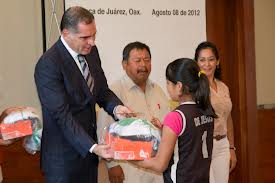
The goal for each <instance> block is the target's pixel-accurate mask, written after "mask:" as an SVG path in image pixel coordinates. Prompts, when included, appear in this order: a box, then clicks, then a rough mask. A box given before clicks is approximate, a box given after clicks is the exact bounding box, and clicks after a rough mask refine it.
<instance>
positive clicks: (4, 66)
mask: <svg viewBox="0 0 275 183" xmlns="http://www.w3.org/2000/svg"><path fill="white" fill-rule="evenodd" d="M40 2H41V1H38V0H28V1H22V0H9V1H1V6H0V22H1V29H0V112H1V111H3V109H5V108H6V107H8V106H15V105H27V106H33V107H36V108H39V106H40V104H39V102H38V99H37V94H36V89H35V85H34V79H33V73H34V67H35V63H36V62H37V59H38V58H39V56H40V55H41V54H42V26H41V25H42V24H41V22H42V20H41V6H40V5H41V4H40Z"/></svg>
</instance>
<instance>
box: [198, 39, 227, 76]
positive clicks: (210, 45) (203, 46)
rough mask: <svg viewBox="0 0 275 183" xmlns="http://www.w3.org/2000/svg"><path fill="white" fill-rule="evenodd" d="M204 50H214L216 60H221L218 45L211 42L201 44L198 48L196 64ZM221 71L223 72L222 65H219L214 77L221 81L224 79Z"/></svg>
mask: <svg viewBox="0 0 275 183" xmlns="http://www.w3.org/2000/svg"><path fill="white" fill-rule="evenodd" d="M204 49H210V50H212V52H213V53H214V55H215V57H216V59H217V60H219V59H220V56H219V52H218V49H217V47H216V45H215V44H214V43H211V42H209V41H204V42H202V43H200V44H199V45H198V47H197V48H196V51H195V58H194V59H195V61H196V62H198V58H199V55H200V52H201V50H204ZM221 71H222V70H221V64H219V66H217V67H216V70H215V73H214V77H215V78H217V79H219V80H221V79H222V72H221Z"/></svg>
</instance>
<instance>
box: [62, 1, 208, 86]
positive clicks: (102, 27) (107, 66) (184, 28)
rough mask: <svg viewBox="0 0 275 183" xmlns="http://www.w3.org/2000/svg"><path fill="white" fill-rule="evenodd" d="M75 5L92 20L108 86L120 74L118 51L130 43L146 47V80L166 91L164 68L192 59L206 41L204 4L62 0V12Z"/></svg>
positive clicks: (200, 2) (193, 2)
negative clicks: (149, 56)
mask: <svg viewBox="0 0 275 183" xmlns="http://www.w3.org/2000/svg"><path fill="white" fill-rule="evenodd" d="M75 5H78V6H83V7H85V8H87V9H89V10H90V11H91V12H92V13H93V14H94V16H95V20H96V25H97V37H96V45H97V47H98V49H99V53H100V57H101V60H102V67H103V69H104V71H105V74H106V77H107V79H108V83H109V84H111V83H112V82H113V81H114V80H117V79H119V78H120V77H121V76H122V75H123V74H124V71H123V69H122V66H121V61H122V50H123V48H124V47H125V46H126V45H127V44H128V43H130V42H134V41H140V42H143V43H145V44H147V45H148V46H149V47H150V49H151V54H152V72H151V76H150V78H151V79H152V80H153V81H155V82H157V83H159V84H160V85H161V87H162V88H163V89H164V90H166V89H165V87H166V84H165V83H166V82H165V69H166V66H167V64H168V63H170V62H171V61H173V60H175V59H177V58H180V57H189V58H194V52H195V48H196V46H197V45H198V44H199V43H200V42H201V41H204V40H206V18H205V0H173V1H168V0H139V1H130V0H108V1H105V0H65V7H66V9H67V8H68V7H71V6H75Z"/></svg>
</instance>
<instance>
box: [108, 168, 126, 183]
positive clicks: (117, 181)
mask: <svg viewBox="0 0 275 183" xmlns="http://www.w3.org/2000/svg"><path fill="white" fill-rule="evenodd" d="M108 174H109V180H110V183H123V180H124V173H123V170H122V168H121V166H120V165H117V166H114V167H112V168H109V169H108Z"/></svg>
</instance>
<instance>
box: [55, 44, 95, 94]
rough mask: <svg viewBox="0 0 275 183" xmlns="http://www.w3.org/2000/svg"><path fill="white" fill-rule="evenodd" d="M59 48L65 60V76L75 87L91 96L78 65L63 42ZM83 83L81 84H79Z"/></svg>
mask: <svg viewBox="0 0 275 183" xmlns="http://www.w3.org/2000/svg"><path fill="white" fill-rule="evenodd" d="M58 48H59V50H60V54H61V59H62V60H63V63H64V65H63V68H64V75H66V76H67V77H68V78H71V81H72V82H73V85H74V87H76V88H78V89H79V87H80V88H81V89H82V91H83V92H85V94H86V95H87V96H88V95H90V91H89V88H88V86H87V83H86V80H85V79H84V78H83V75H82V73H81V71H80V70H79V68H78V66H77V64H76V63H75V61H74V59H73V58H72V56H71V54H70V53H69V52H68V50H67V49H66V48H65V46H64V45H63V43H62V42H61V40H59V42H58ZM79 81H81V83H79Z"/></svg>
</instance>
